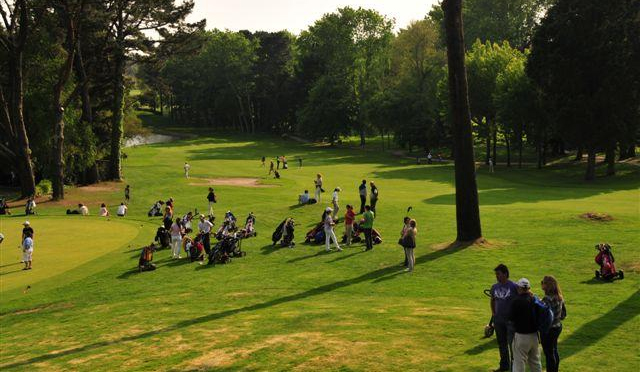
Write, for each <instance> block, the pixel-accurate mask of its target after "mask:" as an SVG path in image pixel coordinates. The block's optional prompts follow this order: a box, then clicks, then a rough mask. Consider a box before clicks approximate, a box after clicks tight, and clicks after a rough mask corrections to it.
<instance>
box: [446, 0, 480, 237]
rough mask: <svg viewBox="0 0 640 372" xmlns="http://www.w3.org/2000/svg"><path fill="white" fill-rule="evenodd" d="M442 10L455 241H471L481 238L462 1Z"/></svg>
mask: <svg viewBox="0 0 640 372" xmlns="http://www.w3.org/2000/svg"><path fill="white" fill-rule="evenodd" d="M442 10H443V11H444V18H445V29H446V37H447V60H448V70H449V107H451V118H452V121H453V123H452V124H453V125H452V127H453V142H454V147H455V180H456V223H457V240H458V241H472V240H476V239H479V238H480V237H482V229H481V225H480V208H479V206H478V187H477V185H476V175H475V160H474V156H473V138H472V133H471V115H470V112H469V96H468V87H467V72H466V69H465V64H464V53H465V50H464V37H463V31H462V0H444V1H443V2H442Z"/></svg>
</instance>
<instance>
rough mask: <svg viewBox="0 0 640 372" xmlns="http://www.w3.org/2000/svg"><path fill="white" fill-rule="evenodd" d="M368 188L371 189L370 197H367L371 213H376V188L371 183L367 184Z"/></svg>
mask: <svg viewBox="0 0 640 372" xmlns="http://www.w3.org/2000/svg"><path fill="white" fill-rule="evenodd" d="M369 188H370V189H371V196H370V197H369V203H371V204H370V205H371V211H372V212H373V213H376V204H378V187H377V186H376V184H375V183H374V182H373V181H371V182H369Z"/></svg>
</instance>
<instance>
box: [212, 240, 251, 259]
mask: <svg viewBox="0 0 640 372" xmlns="http://www.w3.org/2000/svg"><path fill="white" fill-rule="evenodd" d="M239 243H240V239H238V238H237V237H235V236H233V235H227V236H224V237H223V238H222V239H221V240H220V241H219V242H217V243H216V244H215V245H214V246H213V248H212V249H211V253H210V254H209V265H215V264H226V263H229V262H231V257H244V256H246V252H243V251H242V250H241V249H240V244H239Z"/></svg>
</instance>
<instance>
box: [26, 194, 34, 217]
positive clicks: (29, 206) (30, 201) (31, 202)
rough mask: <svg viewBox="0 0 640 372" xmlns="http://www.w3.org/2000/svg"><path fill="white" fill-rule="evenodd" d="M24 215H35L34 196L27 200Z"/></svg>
mask: <svg viewBox="0 0 640 372" xmlns="http://www.w3.org/2000/svg"><path fill="white" fill-rule="evenodd" d="M24 214H25V216H28V215H30V214H36V200H35V197H34V196H31V197H29V199H27V203H26V204H25V206H24Z"/></svg>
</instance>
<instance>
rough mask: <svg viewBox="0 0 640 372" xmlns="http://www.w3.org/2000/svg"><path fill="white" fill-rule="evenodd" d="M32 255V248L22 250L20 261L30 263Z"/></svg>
mask: <svg viewBox="0 0 640 372" xmlns="http://www.w3.org/2000/svg"><path fill="white" fill-rule="evenodd" d="M32 255H33V248H31V249H24V250H23V251H22V261H24V262H27V261H31V256H32Z"/></svg>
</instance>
